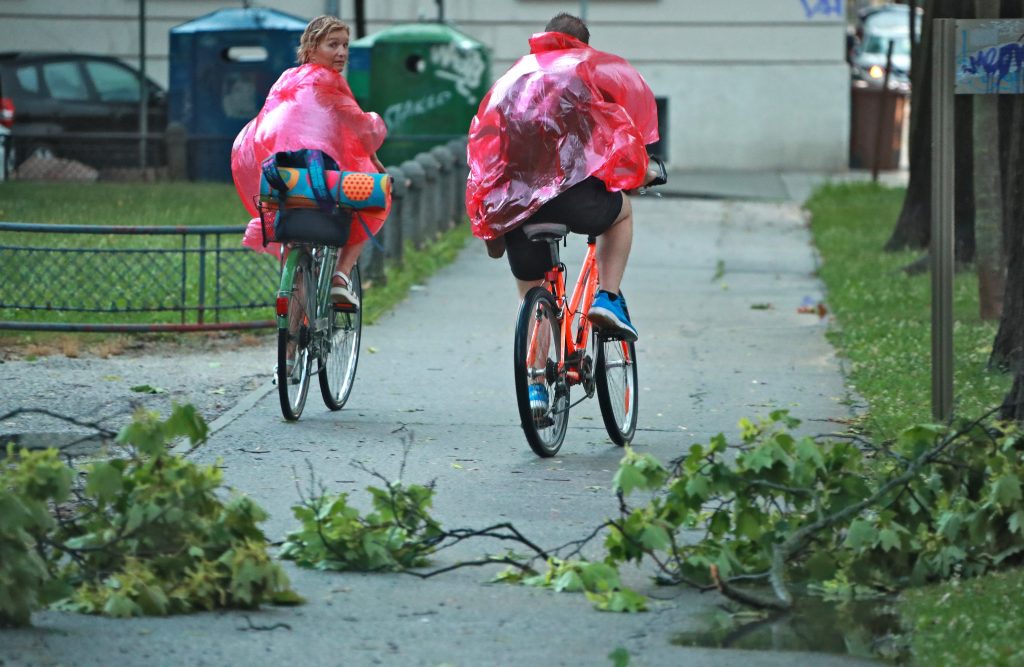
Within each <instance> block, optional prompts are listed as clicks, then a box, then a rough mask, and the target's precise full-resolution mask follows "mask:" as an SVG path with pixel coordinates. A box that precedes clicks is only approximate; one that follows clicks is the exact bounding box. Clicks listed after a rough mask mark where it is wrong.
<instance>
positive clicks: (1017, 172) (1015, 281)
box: [989, 0, 1024, 419]
mask: <svg viewBox="0 0 1024 667" xmlns="http://www.w3.org/2000/svg"><path fill="white" fill-rule="evenodd" d="M1003 18H1024V0H1004V2H1003ZM1001 97H1002V98H1003V99H1002V100H1001V102H1002V105H1001V106H1002V112H1003V117H1002V120H1003V123H1002V128H1003V132H1002V136H1003V137H1004V139H1005V142H1004V151H1003V160H1004V162H1003V174H1004V175H1005V178H1004V179H1003V187H1004V190H1003V214H1004V220H1005V224H1004V226H1003V233H1004V244H1005V252H1006V289H1005V291H1004V293H1003V316H1002V318H1001V319H1000V321H999V331H998V332H997V333H996V338H995V341H994V342H993V343H992V355H991V356H990V357H989V367H990V368H994V369H1003V370H1009V371H1011V372H1014V373H1016V374H1017V378H1016V380H1015V382H1014V390H1013V391H1011V396H1012V395H1013V394H1014V392H1016V396H1017V398H1018V399H1019V398H1021V397H1024V377H1022V376H1024V95H1004V96H1001ZM1011 396H1008V397H1007V400H1008V401H1009V403H1010V404H1013V403H1016V401H1010V400H1009V399H1010V398H1011ZM1006 406H1007V403H1004V405H1003V409H1004V412H1005V410H1006ZM1016 410H1017V411H1016V413H1015V416H1016V418H1017V419H1024V406H1020V405H1018V407H1017V408H1016Z"/></svg>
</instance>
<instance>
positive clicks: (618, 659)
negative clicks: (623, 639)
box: [608, 646, 629, 667]
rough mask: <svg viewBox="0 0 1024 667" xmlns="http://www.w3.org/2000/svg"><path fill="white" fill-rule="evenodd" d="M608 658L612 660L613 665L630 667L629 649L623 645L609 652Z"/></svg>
mask: <svg viewBox="0 0 1024 667" xmlns="http://www.w3.org/2000/svg"><path fill="white" fill-rule="evenodd" d="M608 659H609V660H611V661H612V667H629V651H627V650H626V649H624V648H623V647H621V646H617V647H616V648H615V650H614V651H612V652H611V653H609V654H608Z"/></svg>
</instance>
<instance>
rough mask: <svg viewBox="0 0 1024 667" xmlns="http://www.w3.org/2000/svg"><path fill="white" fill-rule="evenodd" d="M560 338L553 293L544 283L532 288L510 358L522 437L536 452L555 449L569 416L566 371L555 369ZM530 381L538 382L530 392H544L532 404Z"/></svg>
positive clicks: (548, 453) (549, 453) (521, 312)
mask: <svg viewBox="0 0 1024 667" xmlns="http://www.w3.org/2000/svg"><path fill="white" fill-rule="evenodd" d="M561 342H562V329H561V324H560V322H559V321H558V308H557V307H556V306H555V299H554V297H552V296H551V293H550V292H548V291H547V290H546V289H544V288H543V287H534V288H532V289H531V290H530V291H529V292H527V293H526V298H525V299H523V303H522V305H521V306H520V307H519V319H518V322H517V323H516V339H515V351H514V354H513V363H514V371H515V378H516V400H517V403H518V405H519V419H520V422H521V424H522V426H523V433H525V434H526V441H527V442H528V443H530V448H531V449H533V451H534V452H535V453H536V454H537V455H538V456H544V457H547V456H554V455H555V454H556V453H557V452H558V449H559V448H560V447H561V446H562V441H563V440H564V439H565V428H566V424H567V423H568V421H569V387H568V385H567V384H566V382H565V379H564V371H560V370H559V367H560V366H561V362H562V358H561V355H562V345H561ZM534 385H536V386H540V387H542V389H536V388H535V389H534V392H535V394H546V396H547V401H546V402H542V401H539V400H537V398H538V397H537V396H535V397H534V401H533V402H532V403H533V404H532V405H531V398H530V389H531V386H534ZM545 403H546V405H545Z"/></svg>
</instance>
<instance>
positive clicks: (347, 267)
mask: <svg viewBox="0 0 1024 667" xmlns="http://www.w3.org/2000/svg"><path fill="white" fill-rule="evenodd" d="M364 245H366V241H360V242H359V243H355V244H353V245H347V246H345V247H344V248H342V249H341V252H340V253H338V264H337V266H336V267H335V269H334V270H335V271H341V272H342V273H344V274H345V275H346V276H347V275H349V274H350V273H352V267H353V266H355V265H356V260H358V259H359V254H360V253H361V252H362V251H363V246H364Z"/></svg>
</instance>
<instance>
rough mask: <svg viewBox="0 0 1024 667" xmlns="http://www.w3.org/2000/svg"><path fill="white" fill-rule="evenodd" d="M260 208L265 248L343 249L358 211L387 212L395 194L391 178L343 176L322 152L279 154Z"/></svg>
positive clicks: (267, 173)
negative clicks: (294, 245)
mask: <svg viewBox="0 0 1024 667" xmlns="http://www.w3.org/2000/svg"><path fill="white" fill-rule="evenodd" d="M261 171H262V173H261V176H260V194H259V201H258V202H257V205H258V207H259V210H260V219H261V223H262V225H261V226H262V228H263V244H264V245H266V244H267V243H269V242H270V241H278V242H302V243H316V244H323V245H331V246H339V247H340V246H343V245H345V243H346V242H347V241H348V236H349V229H350V226H351V223H352V215H353V211H354V210H355V209H381V210H383V209H384V208H385V207H386V206H387V202H388V197H389V196H390V194H391V178H390V177H389V176H388V175H387V174H378V173H368V172H355V171H341V170H340V169H339V168H338V165H337V163H336V162H335V161H334V160H333V159H332V158H331V157H330V156H329V155H324V154H323V153H322V152H321V151H318V150H312V149H303V150H298V151H287V152H280V153H275V154H274V155H272V156H270V157H269V158H267V159H266V160H264V162H263V165H262V170H261Z"/></svg>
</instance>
